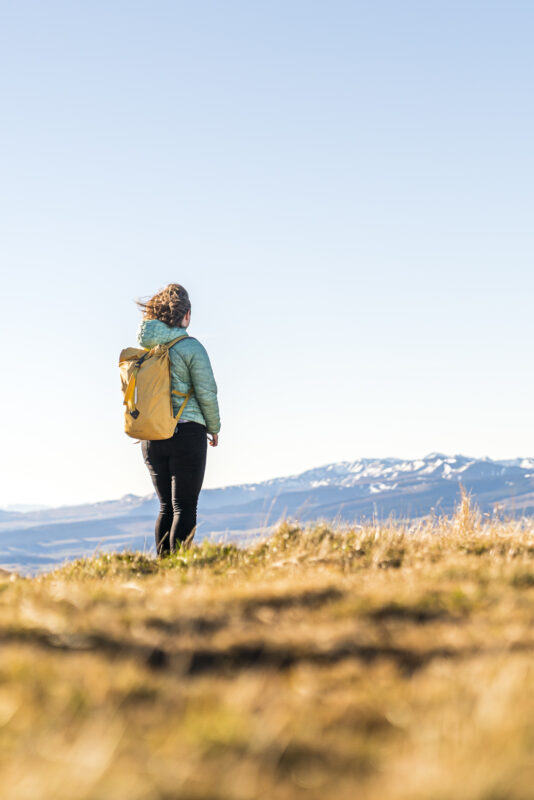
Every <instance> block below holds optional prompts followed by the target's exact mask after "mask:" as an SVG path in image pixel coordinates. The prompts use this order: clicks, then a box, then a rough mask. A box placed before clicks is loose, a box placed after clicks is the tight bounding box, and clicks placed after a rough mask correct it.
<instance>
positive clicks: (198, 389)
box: [188, 340, 221, 433]
mask: <svg viewBox="0 0 534 800" xmlns="http://www.w3.org/2000/svg"><path fill="white" fill-rule="evenodd" d="M195 345H196V346H195V348H194V350H193V352H192V353H191V356H190V360H189V364H188V366H189V374H190V376H191V382H192V384H193V392H194V394H195V397H196V399H197V401H198V404H199V406H200V410H201V411H202V415H203V417H204V419H205V420H206V427H207V429H208V432H209V433H219V431H220V429H221V420H220V417H219V403H218V402H217V384H216V383H215V378H214V376H213V370H212V368H211V363H210V360H209V357H208V354H207V352H206V349H205V347H204V346H203V345H202V344H201V343H200V342H199V341H198V340H196V342H195Z"/></svg>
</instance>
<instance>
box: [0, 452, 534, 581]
mask: <svg viewBox="0 0 534 800" xmlns="http://www.w3.org/2000/svg"><path fill="white" fill-rule="evenodd" d="M460 484H461V485H462V486H463V487H464V488H465V489H466V490H467V491H468V492H470V493H471V494H472V495H473V498H474V500H475V501H476V503H477V504H478V505H479V507H480V509H481V511H483V512H485V513H492V512H493V511H494V510H495V509H496V507H498V508H499V509H500V511H501V512H502V513H503V514H505V515H515V516H517V515H530V514H533V513H534V459H530V458H518V459H511V460H501V461H496V460H492V459H488V458H485V459H475V458H469V457H467V456H461V455H456V456H447V455H443V454H441V453H431V454H430V455H428V456H425V457H424V458H421V459H414V460H405V459H398V458H384V459H359V460H357V461H342V462H339V463H336V464H327V465H326V466H323V467H317V468H315V469H311V470H307V471H306V472H303V473H301V474H299V475H292V476H289V477H283V478H275V479H272V480H269V481H263V482H262V483H256V484H242V485H237V486H228V487H225V488H221V489H206V490H204V491H203V492H202V494H201V496H200V504H199V528H198V532H197V540H200V539H202V538H204V537H206V536H208V537H213V538H215V539H218V540H221V539H227V540H229V541H234V542H236V543H240V542H241V543H246V542H248V541H250V540H251V539H252V538H254V537H256V536H259V535H261V534H267V533H268V531H269V529H270V528H271V527H272V525H274V524H275V523H276V522H277V521H278V520H279V519H280V518H281V517H284V516H289V517H298V518H299V519H300V520H302V521H308V520H313V519H320V518H323V519H328V520H339V521H342V522H348V523H353V522H356V523H357V522H358V520H361V519H363V518H366V519H370V518H372V517H377V518H379V519H384V518H387V517H389V516H394V517H395V518H397V519H398V518H414V517H421V516H424V515H427V514H429V513H431V512H435V513H437V514H450V513H451V512H452V510H453V508H454V506H455V505H456V503H457V502H458V500H459V497H460ZM157 508H158V503H157V501H156V498H155V497H154V496H153V495H152V496H148V497H139V496H136V495H126V496H125V497H122V498H120V499H118V500H112V501H106V502H102V503H93V504H87V505H80V506H64V507H60V508H40V509H37V510H32V511H27V512H25V513H24V512H21V511H15V510H9V509H3V510H0V565H2V566H4V567H7V568H11V569H13V568H18V569H21V570H22V571H32V572H35V571H38V570H40V569H50V568H51V567H53V566H54V565H55V564H58V563H61V562H63V561H65V560H70V559H72V558H77V557H80V556H85V555H91V554H93V553H94V552H95V551H96V550H107V551H111V550H118V549H123V548H132V549H139V550H145V551H148V552H153V527H154V520H155V517H156V515H157Z"/></svg>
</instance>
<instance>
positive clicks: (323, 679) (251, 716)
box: [0, 498, 534, 800]
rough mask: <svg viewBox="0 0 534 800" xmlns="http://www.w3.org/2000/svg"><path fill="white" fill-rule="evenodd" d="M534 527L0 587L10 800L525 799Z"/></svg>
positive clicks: (182, 558)
mask: <svg viewBox="0 0 534 800" xmlns="http://www.w3.org/2000/svg"><path fill="white" fill-rule="evenodd" d="M533 622H534V521H529V520H522V521H514V522H511V521H510V522H503V521H499V520H494V519H490V518H481V517H480V516H479V515H478V514H477V513H476V512H475V511H473V510H472V508H471V507H470V505H469V502H468V500H467V499H466V498H464V502H463V504H462V506H461V508H459V510H458V512H457V514H456V515H455V517H453V518H452V519H434V520H427V521H422V522H418V523H413V524H408V523H407V524H394V523H391V524H388V525H376V524H368V525H364V526H355V527H353V528H346V529H342V528H335V529H334V528H332V527H330V526H328V525H325V524H317V525H315V526H313V527H310V528H307V529H302V528H301V527H299V526H298V525H297V524H291V523H284V524H282V525H281V526H280V527H279V529H278V530H277V532H276V534H275V535H274V536H273V537H272V538H270V539H269V540H267V541H266V542H264V543H261V544H259V545H257V546H255V547H252V548H249V549H247V550H238V549H236V548H234V547H232V546H228V545H226V546H225V545H218V546H217V545H213V544H209V543H205V544H203V545H201V546H199V547H193V548H192V549H191V550H188V551H185V552H183V553H179V554H176V555H174V556H172V557H170V558H167V559H163V560H160V561H156V560H154V559H151V558H148V557H146V556H144V555H141V554H135V553H123V554H120V555H112V556H107V555H106V556H104V555H103V556H101V557H98V558H94V559H90V560H81V561H77V562H74V563H72V564H69V565H66V566H64V567H63V568H61V569H59V570H56V571H55V572H53V573H50V574H48V575H45V576H41V577H37V578H33V579H25V578H18V577H15V576H11V577H9V576H1V577H0V637H1V640H2V641H1V651H0V772H1V774H0V796H1V797H2V798H4V799H5V800H22V799H24V800H44V799H45V798H46V800H49V799H50V800H52V799H53V800H67V799H68V800H79V799H80V798H84V799H87V800H89V799H91V800H96V799H97V798H98V800H100V799H101V800H115V799H116V798H121V800H122V798H124V800H126V798H128V800H160V799H161V800H174V799H177V798H183V799H184V800H200V798H202V800H251V799H252V798H266V799H267V798H269V800H285V799H286V798H301V797H303V798H304V797H306V798H314V799H315V798H317V800H319V799H320V800H326V799H329V798H336V800H355V798H358V800H360V798H361V799H362V800H371V798H372V799H373V800H375V798H380V800H393V799H394V798H395V800H397V799H400V798H403V799H405V800H408V798H410V800H412V799H415V800H417V798H420V799H421V800H422V799H423V798H424V799H425V800H427V799H428V798H432V800H439V799H440V798H455V800H458V799H459V798H461V800H475V799H476V800H505V799H506V800H515V799H516V798H517V799H518V800H519V798H521V800H523V798H532V797H533V796H534V789H533V786H534V759H533V756H532V753H533V748H534V691H533V690H534V663H533V658H532V656H533V654H534V628H533Z"/></svg>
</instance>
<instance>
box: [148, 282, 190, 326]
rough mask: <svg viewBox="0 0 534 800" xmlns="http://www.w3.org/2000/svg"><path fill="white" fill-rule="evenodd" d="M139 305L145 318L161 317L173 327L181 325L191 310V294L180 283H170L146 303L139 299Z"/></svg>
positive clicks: (162, 320) (161, 319) (160, 318)
mask: <svg viewBox="0 0 534 800" xmlns="http://www.w3.org/2000/svg"><path fill="white" fill-rule="evenodd" d="M137 305H138V306H139V308H140V309H141V311H142V312H143V315H144V318H145V319H159V320H160V321H161V322H164V323H165V324H166V325H169V326H170V327H171V328H179V327H181V324H182V320H183V318H184V317H185V315H186V314H187V312H188V311H190V310H191V301H190V300H189V295H188V294H187V291H186V290H185V289H184V287H183V286H180V284H179V283H169V285H168V286H166V287H165V288H164V289H162V290H161V291H160V292H158V293H157V294H155V295H154V297H151V298H150V300H147V302H146V303H144V302H143V301H141V300H138V301H137Z"/></svg>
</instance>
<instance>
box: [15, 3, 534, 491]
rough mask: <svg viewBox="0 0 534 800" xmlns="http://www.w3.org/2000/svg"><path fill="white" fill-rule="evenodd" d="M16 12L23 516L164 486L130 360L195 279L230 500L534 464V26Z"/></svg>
mask: <svg viewBox="0 0 534 800" xmlns="http://www.w3.org/2000/svg"><path fill="white" fill-rule="evenodd" d="M0 9H1V25H0V94H1V107H2V126H1V130H0V138H1V142H0V144H1V147H0V159H1V181H2V193H1V198H0V206H1V208H0V212H1V214H0V225H1V229H0V259H1V266H2V284H1V285H2V300H3V303H2V343H3V350H2V359H1V365H2V373H3V380H2V387H3V388H2V409H1V418H2V448H1V461H2V464H1V469H2V478H1V482H0V506H1V505H7V504H10V503H24V502H27V503H47V504H54V505H55V504H62V503H78V502H82V501H95V500H100V499H108V498H114V497H119V496H121V495H123V494H125V493H128V492H133V493H137V494H146V493H149V492H150V491H151V490H152V485H151V483H150V480H149V478H148V474H147V473H146V471H145V467H144V465H143V463H142V460H141V455H140V452H139V447H138V445H135V444H133V442H132V440H129V439H128V438H127V437H126V436H125V435H124V433H123V431H122V406H121V400H122V398H121V395H120V391H119V378H118V369H117V358H118V353H119V351H120V349H121V348H122V347H125V346H128V345H132V344H135V334H136V329H137V325H138V321H139V313H138V311H137V309H136V307H135V305H134V300H135V298H137V297H143V296H147V295H150V294H152V293H154V292H155V291H156V290H158V289H159V288H161V287H162V286H164V285H165V284H166V283H168V282H170V281H176V282H179V283H182V284H183V285H184V286H186V288H187V289H188V290H189V292H190V295H191V298H192V303H193V319H192V324H191V327H190V333H191V334H192V335H194V336H196V337H197V338H199V339H200V340H201V341H202V342H203V343H204V344H205V346H206V347H207V349H208V352H209V353H210V356H211V359H212V363H213V366H214V370H215V374H216V378H217V381H218V384H219V388H220V403H221V415H222V432H221V443H220V447H219V448H217V449H216V450H211V449H210V452H209V465H208V471H207V476H206V483H205V486H218V485H225V484H229V483H235V482H242V481H256V480H260V479H264V478H268V477H274V476H277V475H283V474H289V473H292V472H296V471H300V470H303V469H306V468H308V467H312V466H317V465H320V464H323V463H326V462H329V461H336V460H341V459H355V458H358V457H363V456H385V455H395V456H405V457H413V456H421V455H423V454H425V453H427V452H429V451H434V450H440V451H445V452H451V453H452V452H462V453H465V454H468V455H479V456H482V455H489V456H491V457H496V458H499V457H512V456H516V455H531V456H532V455H534V429H533V407H534V399H533V393H534V380H533V377H532V353H531V351H532V326H533V323H532V296H533V289H534V271H533V255H534V245H533V238H532V219H533V215H534V214H533V212H534V208H533V205H534V202H533V175H532V168H533V148H532V142H533V141H534V130H533V128H534V124H533V123H534V111H533V104H532V86H533V77H534V76H533V71H534V51H533V48H532V40H533V34H534V3H532V2H530V0H529V1H528V2H527V1H526V0H525V2H518V1H517V0H506V1H505V0H500V1H499V2H495V1H494V0H493V1H492V0H484V2H482V1H479V2H477V1H476V0H472V1H470V0H435V1H433V2H429V0H389V1H387V0H368V1H367V2H360V1H359V0H351V2H348V1H346V2H345V1H343V0H328V2H327V1H326V0H322V2H317V1H316V0H283V2H282V1H281V0H269V2H259V0H258V2H251V0H225V2H214V1H212V2H207V1H205V0H195V2H194V3H190V2H187V3H186V2H179V1H178V0H174V1H173V2H170V1H169V2H163V1H162V0H150V2H148V0H147V1H146V2H136V1H135V0H133V1H132V0H128V1H127V2H126V0H124V1H119V0H106V2H100V1H99V0H91V2H81V3H73V2H70V0H69V1H68V2H67V1H65V2H56V0H46V2H42V0H34V2H29V1H28V0H10V1H6V0H4V2H0Z"/></svg>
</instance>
